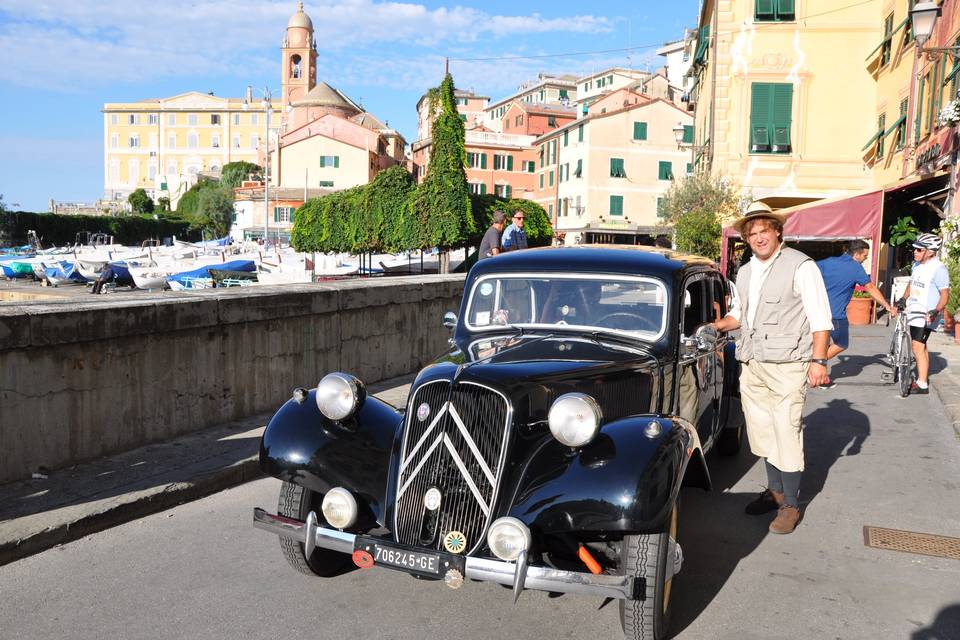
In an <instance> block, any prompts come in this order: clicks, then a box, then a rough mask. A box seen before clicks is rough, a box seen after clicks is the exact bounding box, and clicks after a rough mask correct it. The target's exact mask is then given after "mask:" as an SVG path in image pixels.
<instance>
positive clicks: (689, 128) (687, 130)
mask: <svg viewBox="0 0 960 640" xmlns="http://www.w3.org/2000/svg"><path fill="white" fill-rule="evenodd" d="M683 142H685V143H686V144H693V125H689V124H685V125H683Z"/></svg>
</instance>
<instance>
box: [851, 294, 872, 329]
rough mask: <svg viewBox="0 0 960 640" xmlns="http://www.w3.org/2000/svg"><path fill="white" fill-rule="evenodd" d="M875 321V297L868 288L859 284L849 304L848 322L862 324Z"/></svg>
mask: <svg viewBox="0 0 960 640" xmlns="http://www.w3.org/2000/svg"><path fill="white" fill-rule="evenodd" d="M872 321H873V298H871V297H870V294H869V293H867V291H866V289H864V288H863V287H860V286H858V287H857V288H856V289H854V291H853V297H852V298H850V304H848V305H847V322H849V323H850V324H851V325H856V326H862V325H866V324H870V323H871V322H872Z"/></svg>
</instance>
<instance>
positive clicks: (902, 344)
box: [881, 300, 916, 398]
mask: <svg viewBox="0 0 960 640" xmlns="http://www.w3.org/2000/svg"><path fill="white" fill-rule="evenodd" d="M896 306H897V319H896V325H894V329H893V337H892V338H891V340H890V349H889V350H888V351H887V362H888V363H889V364H890V366H891V368H892V371H884V372H883V373H882V374H881V377H882V379H883V380H884V381H885V382H893V383H896V384H897V385H898V387H899V391H900V397H901V398H906V397H907V396H908V395H910V386H911V385H912V384H913V365H914V359H913V347H912V346H911V338H910V325H909V318H908V317H907V313H906V311H905V309H906V304H905V303H904V301H903V300H900V301H898V302H897V305H896ZM914 315H916V314H914Z"/></svg>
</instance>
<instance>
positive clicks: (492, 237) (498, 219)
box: [477, 211, 507, 260]
mask: <svg viewBox="0 0 960 640" xmlns="http://www.w3.org/2000/svg"><path fill="white" fill-rule="evenodd" d="M506 221H507V214H505V213H504V212H503V211H494V212H493V224H491V225H490V228H489V229H487V232H486V233H485V234H483V240H481V241H480V251H479V252H478V256H477V260H483V259H484V258H492V257H493V256H495V255H497V254H498V253H500V236H501V235H502V234H503V226H504V224H506Z"/></svg>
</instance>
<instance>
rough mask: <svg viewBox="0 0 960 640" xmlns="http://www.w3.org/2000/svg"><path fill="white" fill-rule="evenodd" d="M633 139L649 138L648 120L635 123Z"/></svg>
mask: <svg viewBox="0 0 960 640" xmlns="http://www.w3.org/2000/svg"><path fill="white" fill-rule="evenodd" d="M633 139H634V140H646V139H647V123H646V122H634V123H633Z"/></svg>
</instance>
